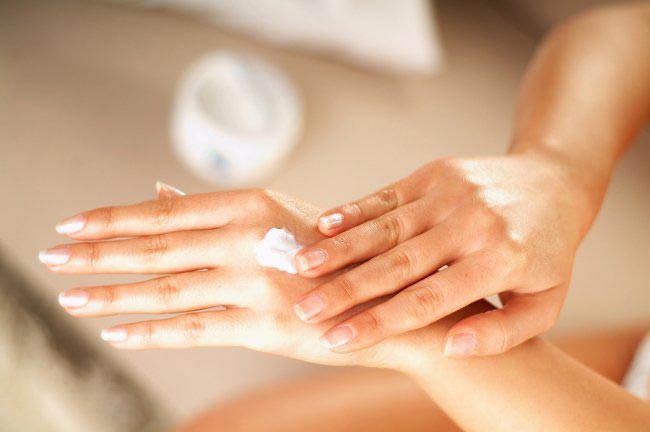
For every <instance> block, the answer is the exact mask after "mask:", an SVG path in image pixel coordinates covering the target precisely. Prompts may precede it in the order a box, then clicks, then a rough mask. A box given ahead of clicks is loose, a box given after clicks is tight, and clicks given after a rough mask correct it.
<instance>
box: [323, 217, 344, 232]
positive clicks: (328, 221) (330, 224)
mask: <svg viewBox="0 0 650 432" xmlns="http://www.w3.org/2000/svg"><path fill="white" fill-rule="evenodd" d="M320 222H321V223H322V224H323V225H325V228H327V229H332V228H336V227H339V226H341V225H342V224H343V215H342V214H341V213H332V214H329V215H327V216H321V218H320Z"/></svg>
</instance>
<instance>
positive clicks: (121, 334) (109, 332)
mask: <svg viewBox="0 0 650 432" xmlns="http://www.w3.org/2000/svg"><path fill="white" fill-rule="evenodd" d="M101 337H102V339H103V340H105V341H106V342H123V341H125V340H126V337H127V334H126V330H124V329H104V330H102V333H101Z"/></svg>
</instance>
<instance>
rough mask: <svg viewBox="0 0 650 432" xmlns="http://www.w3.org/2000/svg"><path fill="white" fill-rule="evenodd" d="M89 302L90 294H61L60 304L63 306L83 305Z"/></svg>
mask: <svg viewBox="0 0 650 432" xmlns="http://www.w3.org/2000/svg"><path fill="white" fill-rule="evenodd" d="M87 303H88V295H87V294H86V295H69V294H68V295H66V293H61V294H59V304H60V305H61V306H63V307H81V306H85V305H86V304H87Z"/></svg>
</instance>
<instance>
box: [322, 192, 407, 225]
mask: <svg viewBox="0 0 650 432" xmlns="http://www.w3.org/2000/svg"><path fill="white" fill-rule="evenodd" d="M418 197H419V195H418V194H417V193H415V190H414V188H409V187H407V186H406V185H405V181H399V182H397V183H394V184H392V185H389V186H387V187H385V188H383V189H381V190H379V191H377V192H375V193H373V194H370V195H368V196H365V197H363V198H361V199H358V200H356V201H352V202H350V203H348V204H344V205H342V206H338V207H334V208H333V209H330V210H328V211H326V212H324V213H323V214H322V215H321V216H320V217H319V218H318V230H319V231H320V232H321V233H322V234H324V235H326V236H333V235H335V234H339V233H341V232H343V231H345V230H347V229H350V228H352V227H355V226H357V225H359V224H362V223H364V222H367V221H369V220H371V219H376V218H377V217H379V216H382V215H384V214H386V213H388V212H390V211H392V210H395V209H396V208H397V207H400V206H402V205H404V204H406V203H409V202H411V201H413V200H415V199H416V198H418Z"/></svg>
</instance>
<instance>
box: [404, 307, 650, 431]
mask: <svg viewBox="0 0 650 432" xmlns="http://www.w3.org/2000/svg"><path fill="white" fill-rule="evenodd" d="M489 308H491V307H490V306H488V305H487V304H486V303H481V304H474V305H472V306H470V307H468V308H465V309H464V310H463V311H461V312H459V313H457V314H454V315H452V316H451V317H448V318H446V319H444V320H441V321H438V322H437V323H435V324H433V325H432V326H431V328H430V330H431V333H430V334H429V335H430V336H433V340H431V339H429V340H428V341H427V343H428V347H429V348H428V349H427V350H426V351H427V352H426V353H425V354H423V355H422V356H421V357H419V358H418V364H417V365H414V366H412V368H411V370H409V371H408V373H409V374H411V375H412V376H414V377H415V379H416V380H417V381H418V382H420V384H421V385H422V386H423V388H424V389H425V390H426V391H427V393H428V394H429V395H430V396H431V397H432V398H433V399H434V400H435V401H436V403H438V404H439V405H440V406H441V407H442V408H443V409H444V410H445V412H446V413H447V414H448V415H449V416H450V417H452V418H453V419H454V420H455V421H456V422H457V423H458V424H459V426H461V427H462V428H463V429H464V430H469V431H479V430H494V431H511V430H528V431H532V430H543V431H546V430H612V431H616V430H626V431H627V430H644V428H647V427H648V426H649V425H650V407H649V406H648V405H647V404H646V403H644V402H642V401H641V400H638V399H636V398H634V397H633V396H631V395H630V394H628V393H627V392H625V391H624V390H623V389H622V388H621V387H619V386H617V385H616V384H614V383H612V382H611V381H609V380H607V379H605V378H604V377H602V376H600V375H598V374H596V373H595V372H593V371H592V370H590V369H588V368H587V367H585V366H583V365H582V364H580V363H578V362H576V361H575V360H573V359H572V358H570V357H569V356H567V355H566V354H564V353H563V352H561V351H560V350H558V349H557V348H555V347H554V346H552V345H551V344H549V343H547V342H545V341H543V340H540V339H533V340H530V341H528V342H526V343H524V344H522V345H520V346H518V347H516V348H514V349H512V350H510V351H508V352H507V353H505V354H502V355H499V356H491V357H478V358H471V359H462V360H454V359H449V358H446V357H444V356H442V355H441V354H440V351H441V350H440V349H438V348H439V347H438V346H436V345H437V344H440V345H442V343H443V338H444V335H445V333H446V331H447V330H448V328H449V327H451V326H452V325H453V324H454V323H455V322H457V321H459V320H460V319H462V318H463V317H464V316H467V315H469V314H472V313H476V312H478V311H485V310H488V309H489ZM432 342H433V343H432ZM423 346H425V345H424V344H423Z"/></svg>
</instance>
